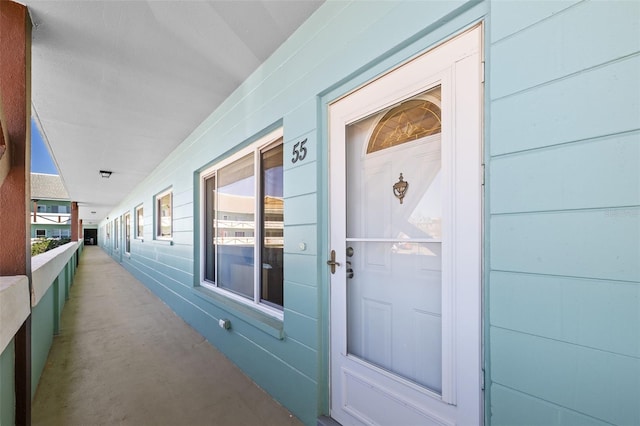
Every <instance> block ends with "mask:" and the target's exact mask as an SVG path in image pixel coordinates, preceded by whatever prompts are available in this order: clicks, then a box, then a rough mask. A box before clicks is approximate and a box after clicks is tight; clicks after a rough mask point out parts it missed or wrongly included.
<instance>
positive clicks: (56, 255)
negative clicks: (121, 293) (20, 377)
mask: <svg viewBox="0 0 640 426" xmlns="http://www.w3.org/2000/svg"><path fill="white" fill-rule="evenodd" d="M82 248H83V245H82V243H81V242H70V243H68V244H65V245H63V246H60V247H57V248H55V249H53V250H50V251H48V252H45V253H42V254H40V255H37V256H34V257H33V258H32V260H31V271H32V286H31V292H29V281H28V278H27V277H26V276H15V277H0V424H1V425H5V424H14V423H15V418H14V415H15V412H14V411H15V408H14V404H15V390H14V365H15V353H14V336H15V334H16V332H17V331H18V329H19V328H20V327H21V326H22V324H23V323H24V321H25V320H26V319H27V317H28V316H29V313H31V396H32V398H33V395H34V394H35V391H36V389H37V386H38V382H39V380H40V376H41V375H42V371H43V370H44V366H45V364H46V361H47V357H48V355H49V350H50V349H51V344H52V343H53V336H54V335H55V334H58V332H59V331H60V315H61V313H62V308H63V307H64V304H65V301H66V300H68V299H69V290H70V287H71V284H72V283H73V278H74V276H75V272H76V268H77V266H78V261H79V258H80V254H81V253H82Z"/></svg>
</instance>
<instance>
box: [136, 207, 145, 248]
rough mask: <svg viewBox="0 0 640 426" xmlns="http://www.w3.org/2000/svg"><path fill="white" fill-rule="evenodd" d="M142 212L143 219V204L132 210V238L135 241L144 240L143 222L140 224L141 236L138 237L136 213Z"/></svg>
mask: <svg viewBox="0 0 640 426" xmlns="http://www.w3.org/2000/svg"><path fill="white" fill-rule="evenodd" d="M139 210H142V218H143V219H144V204H140V205H138V206H136V208H135V209H134V217H133V221H134V223H133V229H134V233H133V234H134V238H133V239H135V240H143V239H144V221H143V222H142V235H138V225H139V224H138V222H139V219H138V218H139V215H138V211H139Z"/></svg>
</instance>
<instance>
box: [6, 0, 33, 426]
mask: <svg viewBox="0 0 640 426" xmlns="http://www.w3.org/2000/svg"><path fill="white" fill-rule="evenodd" d="M0 98H1V99H2V103H3V104H2V110H3V115H4V119H5V121H4V122H3V124H2V127H5V128H6V131H7V135H8V139H9V140H8V144H7V145H8V146H9V149H8V150H10V151H11V162H10V168H9V172H8V174H7V176H6V178H5V180H4V182H3V183H2V186H0V218H1V220H0V235H1V236H2V238H0V253H2V255H1V256H0V275H27V276H28V277H29V283H31V244H30V238H29V237H30V232H29V229H30V218H29V204H30V202H31V201H30V197H31V175H30V173H31V133H30V132H31V19H30V18H29V11H28V10H27V8H26V7H25V6H23V5H21V4H18V3H14V2H12V1H0ZM29 285H31V284H29ZM15 348H16V349H15V356H16V358H15V387H16V389H15V391H16V394H15V398H16V417H15V423H16V424H18V425H30V424H31V316H29V317H28V318H27V320H26V321H25V322H24V324H23V325H22V327H21V328H20V330H19V331H18V333H17V334H16V336H15Z"/></svg>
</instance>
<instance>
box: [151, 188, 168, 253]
mask: <svg viewBox="0 0 640 426" xmlns="http://www.w3.org/2000/svg"><path fill="white" fill-rule="evenodd" d="M167 195H169V211H170V212H171V215H170V217H171V223H170V226H171V227H170V231H169V235H168V236H167V235H161V233H162V216H160V215H161V214H162V209H161V208H160V200H162V199H163V198H164V197H166V196H167ZM153 201H154V203H153V207H154V215H153V216H154V222H155V223H154V233H153V235H154V238H155V239H156V240H160V241H173V187H170V188H167V189H165V190H164V191H162V192H159V193H157V194H156V195H155V196H154V197H153Z"/></svg>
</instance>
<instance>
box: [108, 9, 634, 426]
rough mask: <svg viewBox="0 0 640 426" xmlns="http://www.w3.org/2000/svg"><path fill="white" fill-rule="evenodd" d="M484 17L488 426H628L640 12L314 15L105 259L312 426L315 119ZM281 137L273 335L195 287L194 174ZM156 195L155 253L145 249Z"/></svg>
mask: <svg viewBox="0 0 640 426" xmlns="http://www.w3.org/2000/svg"><path fill="white" fill-rule="evenodd" d="M482 19H485V24H486V27H485V52H484V53H485V60H486V63H487V65H486V84H485V96H486V98H485V108H484V113H485V141H484V142H485V160H486V170H487V172H486V173H487V176H486V186H485V191H486V192H485V195H486V197H485V217H484V221H485V222H484V228H485V234H484V235H485V245H484V248H485V252H484V257H485V271H486V272H485V276H484V281H483V286H484V294H485V296H486V298H485V304H484V308H485V312H484V321H485V323H484V326H485V339H486V340H485V355H486V356H485V362H486V364H485V368H486V372H487V375H486V385H487V389H486V391H485V395H484V396H485V401H486V413H485V418H486V423H487V424H496V425H517V424H523V425H524V424H527V425H532V424H545V425H546V424H550V425H555V424H558V425H559V424H568V425H571V424H576V425H578V424H580V425H591V424H593V425H597V424H598V425H599V424H607V423H608V424H611V423H613V424H634V423H635V424H638V423H640V411H639V410H640V409H639V408H638V407H637V401H638V399H640V325H639V324H640V262H639V261H638V259H640V172H639V170H640V123H639V121H640V120H639V117H640V96H639V93H640V79H639V78H638V75H640V3H638V2H632V1H629V2H624V1H615V2H599V1H588V0H585V1H519V2H515V1H492V2H489V1H486V2H482V1H438V2H416V1H386V2H359V1H353V2H327V3H325V4H324V5H323V6H321V7H320V8H319V9H318V11H317V12H316V13H315V14H314V15H313V16H311V18H310V19H309V20H308V21H307V22H306V23H305V24H304V25H303V26H302V27H301V28H300V29H299V31H297V32H296V33H295V34H293V35H292V36H291V37H290V38H289V39H288V40H287V42H285V44H284V45H283V46H282V47H281V48H280V49H278V50H277V51H276V52H275V53H274V54H273V55H272V56H271V57H270V58H269V59H268V60H267V61H266V62H265V63H264V64H263V65H262V66H260V68H258V70H257V71H256V72H255V73H253V74H252V75H251V76H250V77H249V78H248V79H247V80H246V81H245V82H243V83H242V84H241V86H240V87H239V88H238V89H237V90H236V91H235V92H234V93H233V94H232V95H231V96H229V98H227V99H226V100H225V102H224V103H223V104H222V105H221V106H220V107H219V108H218V109H216V110H215V111H213V112H212V114H211V115H210V116H209V117H208V118H206V119H205V120H204V122H203V123H202V124H201V125H200V126H199V127H198V128H197V129H195V130H194V131H193V133H192V134H191V135H190V136H188V137H187V138H186V140H185V141H184V142H183V143H182V144H181V145H180V146H178V147H177V148H176V149H175V150H174V152H173V153H172V154H171V155H170V156H168V157H167V159H166V160H165V161H164V162H163V163H161V164H160V165H159V166H158V167H157V168H156V169H155V170H154V171H153V172H152V173H151V174H150V175H149V176H148V177H147V178H146V179H145V180H144V182H143V183H142V184H141V185H140V186H138V187H137V188H135V189H134V190H133V191H132V192H131V193H130V194H128V195H127V196H126V198H125V199H124V201H123V202H122V203H121V205H120V206H118V207H117V208H116V209H114V211H113V212H111V213H110V214H109V217H111V218H112V220H113V218H115V217H119V216H121V215H123V214H125V213H126V212H131V214H132V218H133V217H134V208H135V207H136V206H139V205H141V204H142V205H143V207H144V221H145V227H144V239H143V240H137V239H133V238H132V240H131V255H130V256H122V250H123V247H124V241H123V239H122V232H121V235H120V236H115V235H113V234H112V235H111V239H110V240H106V232H105V228H104V225H105V224H106V222H105V223H102V224H101V226H100V237H99V240H100V241H101V243H103V248H104V249H105V250H106V251H107V252H109V253H110V254H111V255H112V256H114V258H116V259H117V260H118V261H120V262H122V264H123V266H124V267H125V268H127V269H128V270H129V271H131V272H132V273H133V274H134V275H135V276H136V277H137V278H139V279H140V280H141V281H142V282H143V283H145V285H147V286H148V287H149V288H150V289H151V290H152V291H154V292H155V293H156V294H157V295H158V296H159V297H161V298H162V299H163V300H164V301H165V302H166V303H167V304H168V305H169V306H170V307H171V308H172V309H173V310H174V311H175V312H176V313H177V314H178V315H180V316H181V317H182V318H184V319H185V321H187V322H188V323H189V324H191V325H192V326H193V327H194V328H195V329H196V330H197V331H198V332H200V333H201V334H202V335H203V336H204V337H205V338H206V339H207V340H208V341H209V342H211V343H212V344H213V345H214V346H216V347H217V348H218V349H220V350H221V351H222V352H223V353H225V355H226V356H228V357H229V358H230V359H231V360H232V361H233V362H234V363H236V364H237V365H238V366H239V367H240V368H242V369H243V370H244V371H245V373H246V374H247V375H249V376H250V377H251V378H252V379H253V380H254V381H256V383H257V384H258V385H259V386H261V387H263V388H264V389H265V390H266V391H267V392H269V393H270V394H271V395H273V396H274V397H275V398H276V399H278V401H280V402H281V403H282V404H283V405H284V406H286V407H287V408H288V409H290V410H292V412H293V413H294V414H296V415H297V416H298V417H300V418H301V419H302V420H303V422H305V423H306V424H314V423H315V419H316V416H317V415H318V414H320V413H325V414H327V413H328V403H327V399H328V394H329V391H328V387H329V383H328V347H327V343H326V342H327V338H328V328H329V323H328V321H329V320H328V318H329V314H328V298H329V289H328V286H327V282H328V277H327V272H326V267H325V261H326V258H325V253H327V252H328V251H329V250H330V248H329V247H328V243H327V238H328V237H327V233H328V194H327V191H328V189H327V182H328V173H329V172H328V169H329V164H328V160H327V136H326V126H327V123H326V120H327V117H326V108H327V103H328V102H331V101H332V100H334V99H336V98H338V97H340V96H343V95H344V94H346V93H348V92H349V91H350V90H353V89H355V88H357V87H358V86H359V85H360V84H363V83H365V82H366V81H368V80H370V79H371V78H374V77H375V76H377V75H380V74H381V73H383V72H385V71H387V70H389V69H391V68H393V67H395V66H396V65H398V64H399V63H402V62H404V61H406V60H407V59H408V58H411V57H413V56H414V55H416V54H418V53H420V52H423V51H425V50H426V49H428V48H430V47H432V46H434V45H436V44H438V43H439V42H441V41H443V40H446V39H447V38H448V37H450V36H451V35H452V34H455V33H457V32H459V31H460V30H462V29H464V28H467V27H469V26H471V25H473V24H474V23H475V22H478V21H480V20H482ZM279 126H282V127H283V129H284V153H285V166H284V198H285V231H284V232H285V249H284V251H285V253H284V261H285V277H284V279H285V285H284V287H285V289H284V291H285V306H284V321H279V320H276V319H272V318H271V319H270V318H266V317H265V316H264V315H263V314H261V313H258V312H256V311H254V310H252V309H250V308H247V307H245V306H242V305H239V304H238V303H236V302H232V301H229V300H227V299H225V297H224V296H220V295H212V294H211V293H210V292H207V291H206V290H203V289H201V288H198V281H199V274H200V259H199V257H200V254H199V250H200V248H199V233H200V230H201V224H200V223H199V211H200V208H201V206H200V200H199V190H200V188H199V179H198V176H199V172H200V171H202V170H204V169H205V168H207V167H209V166H211V165H213V164H215V163H216V162H218V161H220V160H222V159H224V158H227V157H228V156H229V155H231V154H232V153H234V152H236V151H238V150H239V149H241V148H242V147H245V146H248V145H249V144H251V143H252V142H253V141H255V140H257V139H258V138H259V137H260V136H262V135H265V134H267V133H268V132H269V131H271V130H273V129H275V128H277V127H279ZM303 139H306V140H307V144H306V147H307V148H308V153H307V156H306V158H305V160H304V161H301V162H298V163H296V164H292V163H291V161H290V155H291V152H292V150H293V146H294V144H295V143H297V142H299V141H301V140H303ZM167 188H172V189H173V195H174V199H173V206H174V210H173V240H172V241H171V242H168V241H158V240H156V239H155V237H154V234H155V229H154V215H155V206H154V196H155V195H156V194H158V193H159V192H161V191H163V190H165V189H167ZM133 224H134V222H133V221H132V232H133V229H134V228H133ZM116 237H118V238H121V244H120V247H121V248H120V250H119V251H118V252H115V251H114V250H113V247H114V246H113V241H114V238H116ZM221 318H226V319H229V320H230V321H231V324H232V328H231V330H229V331H226V330H222V329H220V328H219V327H218V325H217V321H218V319H221ZM212 386H215V384H212Z"/></svg>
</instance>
